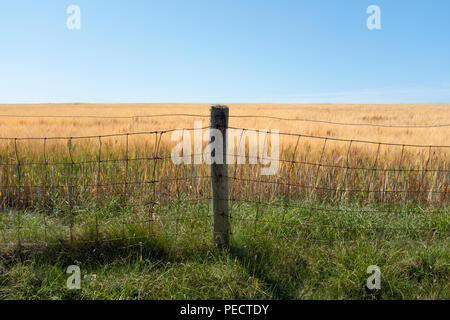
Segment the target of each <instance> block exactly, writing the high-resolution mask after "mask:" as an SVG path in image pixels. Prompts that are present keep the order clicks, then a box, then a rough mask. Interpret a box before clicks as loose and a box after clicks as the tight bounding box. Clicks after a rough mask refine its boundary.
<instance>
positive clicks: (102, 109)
mask: <svg viewBox="0 0 450 320" xmlns="http://www.w3.org/2000/svg"><path fill="white" fill-rule="evenodd" d="M209 107H210V105H209V104H188V103H186V104H78V103H75V104H42V105H0V115H12V116H14V115H16V116H19V117H18V118H4V117H0V137H52V136H79V135H100V134H112V133H124V132H139V131H154V130H168V129H176V128H183V127H186V128H190V127H192V126H193V121H194V120H201V118H197V117H195V118H190V117H168V118H139V116H145V115H155V114H168V113H169V114H170V113H174V114H179V113H190V114H199V115H206V116H208V115H209ZM229 107H230V115H231V116H243V115H250V116H253V115H267V116H276V117H282V118H294V119H295V118H297V119H314V120H328V121H334V122H345V123H372V124H383V125H407V126H417V125H439V124H448V123H450V105H334V104H314V105H305V104H300V105H295V104H292V105H290V104H283V105H276V104H229ZM43 115H56V116H77V115H78V116H79V115H81V116H111V117H115V116H117V117H130V116H136V118H135V119H70V118H69V119H52V118H28V119H27V118H20V116H43ZM204 121H205V124H206V125H207V124H208V121H209V119H208V118H205V119H204ZM230 126H235V127H242V128H254V129H259V128H263V129H270V128H279V129H280V131H283V132H291V133H302V134H305V135H320V136H329V137H337V138H343V139H361V140H371V141H381V142H393V143H405V144H425V145H448V144H449V138H448V137H449V136H450V127H445V128H434V129H430V128H425V129H416V128H415V129H402V128H400V129H399V128H392V129H389V128H373V127H364V126H361V127H359V126H358V127H354V126H339V125H329V124H321V123H307V122H296V121H276V120H270V119H269V120H267V119H258V118H231V119H230Z"/></svg>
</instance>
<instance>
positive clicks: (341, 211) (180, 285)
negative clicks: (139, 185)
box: [0, 199, 450, 299]
mask: <svg viewBox="0 0 450 320" xmlns="http://www.w3.org/2000/svg"><path fill="white" fill-rule="evenodd" d="M284 203H285V205H284V206H283V205H280V203H278V202H275V203H273V205H266V206H259V205H258V204H253V203H238V202H234V203H230V205H231V213H232V232H233V236H232V245H231V248H230V250H229V251H228V252H224V253H221V252H219V251H217V250H216V249H215V248H214V247H213V246H212V244H211V232H210V228H211V227H210V226H211V221H210V220H211V218H210V211H209V201H195V202H193V201H186V199H179V200H174V201H172V202H170V203H166V204H165V205H161V206H160V207H158V208H155V210H152V215H151V217H150V216H149V214H148V212H149V210H148V208H145V207H142V206H138V205H137V204H132V203H128V204H127V205H126V206H124V205H121V204H120V201H110V202H108V204H107V205H105V206H103V207H102V208H99V207H98V206H96V205H95V203H93V204H92V205H90V206H84V207H78V208H76V209H74V216H75V217H76V218H75V219H74V221H73V225H72V232H70V229H71V228H69V224H68V223H69V220H68V219H67V216H66V215H63V214H61V212H57V211H56V212H52V213H45V214H44V213H37V212H32V211H25V212H20V214H18V212H16V211H7V212H2V215H1V216H2V220H1V229H2V238H3V241H2V242H3V247H2V248H1V255H0V298H2V299H450V296H449V292H450V290H449V283H450V263H449V261H450V249H449V246H448V243H449V240H450V232H449V231H450V223H449V221H450V219H449V218H450V212H449V209H448V207H430V206H421V205H412V204H411V205H408V204H407V205H402V206H389V207H386V206H380V205H377V206H364V207H360V206H359V205H356V204H353V205H352V204H348V205H345V206H338V205H336V204H335V205H325V204H320V203H306V202H296V201H290V202H286V201H285V202H284ZM336 209H338V211H335V212H334V213H332V212H331V211H330V210H336ZM18 216H19V217H20V225H21V228H17V226H18V220H17V217H18ZM44 218H45V219H44ZM96 222H97V229H96V227H95V226H96ZM45 225H47V227H45ZM44 230H46V231H45V232H44ZM74 264H75V265H79V266H80V268H81V272H82V284H81V290H69V289H67V288H66V280H67V278H68V276H69V275H68V274H66V269H67V267H68V266H69V265H74ZM370 265H377V266H379V267H380V269H381V276H382V277H381V290H379V291H377V290H375V291H370V290H368V289H366V288H365V285H366V280H367V278H368V277H369V274H367V273H366V269H367V267H368V266H370Z"/></svg>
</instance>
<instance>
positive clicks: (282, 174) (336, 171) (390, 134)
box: [0, 104, 450, 205]
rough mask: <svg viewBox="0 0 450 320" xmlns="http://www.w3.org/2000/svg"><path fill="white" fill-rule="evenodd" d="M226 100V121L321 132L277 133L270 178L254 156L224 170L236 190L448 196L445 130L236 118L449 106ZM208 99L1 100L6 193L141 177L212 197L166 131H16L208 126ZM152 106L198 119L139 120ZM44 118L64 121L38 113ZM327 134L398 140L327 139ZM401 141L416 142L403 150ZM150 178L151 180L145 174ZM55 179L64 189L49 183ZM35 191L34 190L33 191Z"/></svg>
mask: <svg viewBox="0 0 450 320" xmlns="http://www.w3.org/2000/svg"><path fill="white" fill-rule="evenodd" d="M228 105H229V107H230V116H231V118H230V123H229V125H230V127H238V128H247V129H279V130H280V132H283V133H295V134H301V135H306V136H320V137H323V138H320V139H315V138H311V137H301V138H299V137H297V136H294V137H292V136H284V135H281V136H280V159H281V160H282V162H281V163H280V170H279V172H278V174H277V175H275V176H270V177H261V176H259V173H258V172H259V170H258V168H256V169H255V168H254V167H252V165H245V166H236V167H232V168H231V169H230V172H231V173H230V175H233V177H234V178H235V180H233V181H232V182H231V196H233V197H236V196H241V197H243V198H250V197H254V196H255V195H256V194H259V196H260V197H261V196H264V197H267V198H270V197H273V196H279V195H282V194H284V195H286V194H287V195H299V196H304V197H308V198H310V199H324V200H327V199H328V200H342V199H354V198H357V199H360V200H363V201H373V200H376V201H389V202H399V201H407V200H420V201H433V202H435V201H438V202H443V203H447V201H448V196H447V194H448V189H449V183H450V177H449V161H448V159H449V158H450V157H449V156H450V150H449V149H450V148H442V147H436V146H447V145H450V141H449V140H450V139H449V138H448V137H450V127H441V128H382V127H371V126H345V125H335V124H325V123H312V122H303V121H282V120H274V119H262V118H254V117H249V118H234V117H233V116H255V115H257V116H274V117H281V118H293V119H311V120H326V121H333V122H342V123H370V124H380V125H394V126H398V125H402V126H420V125H442V124H448V123H450V105H333V104H320V105H318V104H315V105H275V104H228ZM209 107H210V105H209V104H115V105H109V104H102V105H100V104H46V105H0V138H11V139H2V140H0V143H1V145H0V157H1V163H2V164H3V166H2V167H3V169H2V172H1V177H0V179H1V180H0V181H1V183H2V185H3V192H2V194H3V195H4V197H3V202H4V203H5V202H7V203H9V205H14V204H17V203H19V202H20V203H23V204H24V205H27V204H30V203H34V204H35V203H36V202H45V201H47V200H48V199H52V198H54V196H55V194H59V195H61V194H66V195H67V194H69V193H71V194H72V193H75V194H72V195H71V196H70V197H71V198H72V199H73V198H76V199H78V198H82V197H85V196H86V190H87V189H89V188H90V190H89V192H88V193H89V194H92V195H95V196H96V197H97V198H98V197H99V192H98V190H100V189H102V190H101V192H103V193H108V194H111V195H112V194H117V193H121V192H127V193H128V191H129V190H128V191H127V190H125V189H126V188H129V189H130V190H131V189H133V186H137V185H140V186H141V187H139V188H134V191H136V190H140V191H139V192H140V193H145V192H147V191H148V190H147V191H146V188H142V184H144V185H147V187H149V188H150V189H152V190H153V200H154V198H155V197H156V195H157V194H159V196H161V195H168V196H170V195H172V194H173V193H174V192H176V193H177V194H179V193H180V192H181V191H183V192H191V193H192V192H194V193H195V195H196V196H201V195H205V194H208V188H209V182H208V179H207V174H208V168H207V166H204V165H203V166H198V167H197V168H195V169H192V168H190V167H189V166H188V165H184V166H175V165H173V164H172V163H171V162H170V150H171V148H172V147H173V146H174V144H175V143H176V142H172V141H171V139H170V138H171V135H170V133H166V134H164V135H163V136H162V137H161V143H160V147H159V149H158V150H155V142H157V141H158V138H159V137H158V135H155V134H153V135H151V134H150V135H136V136H135V135H130V136H129V137H127V136H125V135H123V136H117V137H107V138H102V139H101V141H100V140H99V139H97V138H95V137H94V138H89V139H74V140H70V141H69V140H67V139H56V140H44V139H41V140H20V139H19V140H15V139H12V138H31V137H32V138H36V137H39V138H51V137H80V136H98V135H105V134H123V133H137V132H151V131H160V130H171V129H180V128H193V126H194V121H196V120H203V126H204V127H206V126H208V125H209ZM159 114H195V115H205V117H204V118H202V117H198V116H195V117H186V116H172V117H152V118H146V117H144V116H146V115H159ZM48 115H51V116H63V117H64V118H46V117H40V116H48ZM23 116H27V117H28V118H27V117H23ZM30 116H32V117H30ZM71 116H83V117H89V116H93V117H95V116H107V117H133V118H126V119H121V118H115V119H113V118H108V119H101V118H70V117H71ZM324 138H327V139H324ZM332 138H339V139H348V140H364V141H373V142H382V143H395V144H400V146H386V145H382V144H377V143H375V144H368V143H363V142H358V141H334V140H332ZM402 144H407V145H409V144H413V145H423V146H422V147H414V146H407V147H402V146H401V145H402ZM100 146H101V147H100ZM430 146H431V147H430ZM433 146H434V147H433ZM294 150H295V153H294ZM155 155H159V156H161V155H165V156H167V155H169V156H168V157H165V158H164V159H161V160H158V161H154V160H151V159H148V158H149V157H153V156H155ZM125 159H130V161H125ZM98 160H100V161H98ZM283 160H284V161H283ZM48 163H53V164H52V165H48ZM259 165H260V164H259ZM259 165H257V166H259ZM187 167H189V168H190V169H187ZM190 170H194V171H195V172H194V171H190ZM236 178H238V179H236ZM164 179H166V183H164V182H163V180H164ZM173 179H179V182H173V181H174V180H173ZM156 180H158V182H157V184H158V186H157V187H156V186H155V184H156V183H153V182H152V181H156ZM269 180H270V181H269ZM175 181H178V180H175ZM261 181H263V182H261ZM70 185H72V186H73V185H77V186H82V185H83V186H84V187H85V188H84V191H83V192H84V194H83V195H82V194H81V191H80V192H78V191H73V190H71V191H70V192H69V186H70ZM39 188H40V189H39ZM49 188H53V189H52V190H53V191H52V194H49V193H48V189H49ZM55 188H56V189H64V190H65V191H59V192H56V191H55ZM158 188H159V189H158ZM37 189H39V190H40V193H39V192H38V195H36V194H37V192H36V190H37ZM106 189H108V190H109V191H107V190H106ZM193 190H194V191H193ZM24 195H25V196H24ZM44 198H48V199H47V200H45V199H44ZM19 199H20V201H19ZM53 200H54V199H53ZM53 200H52V201H53Z"/></svg>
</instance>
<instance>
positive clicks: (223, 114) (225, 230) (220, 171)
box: [209, 105, 230, 249]
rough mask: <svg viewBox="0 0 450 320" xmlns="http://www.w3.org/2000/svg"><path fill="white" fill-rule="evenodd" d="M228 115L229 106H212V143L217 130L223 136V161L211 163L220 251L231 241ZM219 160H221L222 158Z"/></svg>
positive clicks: (213, 218)
mask: <svg viewBox="0 0 450 320" xmlns="http://www.w3.org/2000/svg"><path fill="white" fill-rule="evenodd" d="M228 114H229V111H228V107H227V106H221V105H213V106H211V123H210V135H209V136H210V143H213V142H214V139H213V137H214V136H215V134H218V131H217V130H219V131H220V133H221V134H222V141H221V143H222V153H223V156H222V161H217V162H219V163H216V161H212V162H211V184H212V220H213V221H212V223H213V241H214V244H215V245H216V246H217V247H218V248H220V249H227V248H228V246H229V241H230V221H229V216H228V165H227V152H228V151H227V128H228ZM213 129H217V130H213ZM218 142H220V141H218ZM210 151H211V157H212V158H211V159H214V158H213V157H214V156H215V153H216V150H215V149H214V148H211V150H210ZM218 159H219V160H220V157H219V158H218ZM214 160H217V159H214Z"/></svg>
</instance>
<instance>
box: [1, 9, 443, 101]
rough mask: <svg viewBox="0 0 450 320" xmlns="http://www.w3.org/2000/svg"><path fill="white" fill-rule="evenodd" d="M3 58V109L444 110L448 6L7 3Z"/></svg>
mask: <svg viewBox="0 0 450 320" xmlns="http://www.w3.org/2000/svg"><path fill="white" fill-rule="evenodd" d="M70 5H77V6H78V7H79V8H80V29H72V30H71V29H69V28H68V27H67V20H68V19H69V18H70V17H71V16H72V15H71V14H68V13H67V8H68V7H69V6H70ZM370 5H377V6H378V7H379V8H380V13H381V14H380V18H381V19H380V22H381V29H379V30H376V29H375V30H369V29H368V28H367V24H366V21H367V19H368V18H369V17H370V16H371V15H370V14H368V13H367V12H366V10H367V8H368V7H369V6H370ZM71 21H72V20H71ZM0 46H1V47H0V103H64V102H67V103H68V102H89V103H144V102H205V103H222V102H224V103H226V102H228V103H232V102H243V103H244V102H254V103H262V102H268V103H356V104H365V103H450V1H448V0H409V1H407V0H395V1H392V0H387V1H384V0H371V1H366V0H345V1H335V0H329V1H325V0H309V1H301V0H292V1H288V0H271V1H269V0H220V1H219V0H183V1H181V0H160V1H159V0H158V1H156V0H155V1H153V0H142V1H138V0H128V1H114V0H109V1H106V0H95V1H93V0H71V1H64V0H28V1H24V0H15V1H2V2H1V4H0Z"/></svg>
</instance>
